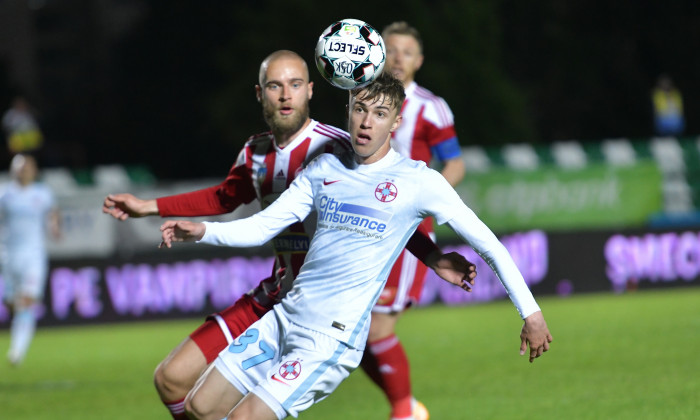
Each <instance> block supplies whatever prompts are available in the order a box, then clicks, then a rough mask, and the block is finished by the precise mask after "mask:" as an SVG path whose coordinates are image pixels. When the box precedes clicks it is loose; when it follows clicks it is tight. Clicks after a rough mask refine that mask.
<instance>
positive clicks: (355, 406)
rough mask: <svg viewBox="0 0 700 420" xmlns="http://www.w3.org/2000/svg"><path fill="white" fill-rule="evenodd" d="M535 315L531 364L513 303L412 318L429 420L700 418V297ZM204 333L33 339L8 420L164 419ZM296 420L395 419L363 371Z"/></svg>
mask: <svg viewBox="0 0 700 420" xmlns="http://www.w3.org/2000/svg"><path fill="white" fill-rule="evenodd" d="M539 302H540V305H541V306H542V308H543V311H544V313H545V317H546V318H547V321H548V323H549V327H550V329H551V331H552V334H553V335H554V342H553V343H552V349H551V350H550V352H548V353H546V354H545V355H544V357H542V358H540V359H537V360H536V361H535V363H533V364H530V363H528V362H527V359H526V357H525V356H522V357H521V356H519V354H518V346H519V339H518V334H519V331H520V326H521V322H520V320H519V318H518V316H517V312H516V311H515V309H514V308H513V306H512V304H511V303H510V302H508V301H501V302H495V303H488V304H481V305H474V306H465V307H445V306H431V307H426V308H417V309H413V310H411V311H408V312H407V313H406V314H405V316H404V318H403V319H402V320H401V322H400V323H399V335H400V337H401V338H402V340H403V342H404V345H405V347H406V350H407V353H408V355H409V358H410V360H411V365H412V378H413V388H414V394H415V395H416V396H417V397H418V398H419V399H421V400H422V401H423V402H424V403H425V404H426V406H427V407H428V408H429V410H430V411H431V418H432V419H433V420H450V419H455V420H462V419H527V418H537V419H635V420H641V419H698V418H700V287H694V288H684V289H675V290H664V291H645V292H635V293H628V294H623V295H614V294H590V295H577V296H572V297H569V298H558V297H541V298H539ZM198 324H199V320H187V321H169V322H148V323H134V324H121V325H102V326H90V327H62V328H45V329H39V331H38V333H37V336H36V339H35V341H34V343H33V346H32V348H31V350H30V352H29V355H28V356H27V359H26V360H25V363H24V364H23V365H22V366H20V367H19V368H11V367H10V366H9V365H8V364H7V363H5V362H4V361H3V363H0V418H3V419H23V420H26V419H37V420H38V419H47V420H48V419H52V420H53V419H62V420H69V419H90V420H93V419H168V418H169V416H168V415H167V413H166V411H165V409H164V408H163V407H162V406H161V405H160V403H159V402H158V399H157V396H156V393H155V391H154V390H153V387H152V379H151V378H152V376H151V375H152V372H153V369H154V367H155V366H156V364H157V363H158V361H159V360H160V359H161V358H162V357H163V356H165V355H166V354H167V352H168V351H169V350H170V349H171V348H172V347H174V346H175V345H176V344H177V343H179V341H180V340H181V339H182V338H183V337H185V336H186V335H187V334H188V333H189V332H190V331H191V330H192V329H193V328H194V327H195V326H197V325H198ZM7 345H8V333H7V331H2V332H0V349H2V351H3V352H4V351H6V349H7ZM301 418H304V419H309V420H313V419H319V420H320V419H324V420H326V419H362V420H372V419H380V420H385V419H387V418H388V406H387V405H386V403H385V402H384V400H383V396H382V395H381V394H380V392H379V391H378V389H377V388H375V387H374V385H373V384H371V383H370V382H369V381H368V380H367V379H366V377H365V375H364V374H363V373H362V372H361V371H357V372H355V373H354V374H352V375H351V376H350V378H349V379H348V380H347V381H345V382H344V383H343V384H341V386H340V387H339V389H338V390H337V391H336V392H335V393H334V394H333V395H331V396H330V397H329V398H328V399H326V400H325V401H323V402H321V403H320V404H318V405H316V406H314V407H312V408H311V409H310V410H308V411H307V412H306V413H303V414H302V415H301Z"/></svg>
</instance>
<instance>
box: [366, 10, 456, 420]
mask: <svg viewBox="0 0 700 420" xmlns="http://www.w3.org/2000/svg"><path fill="white" fill-rule="evenodd" d="M382 38H384V42H385V44H386V48H387V60H386V65H385V67H384V69H385V71H388V72H390V73H391V74H393V75H394V76H395V77H396V78H398V79H399V80H400V81H401V82H402V83H403V86H404V89H405V92H406V99H405V100H404V103H403V105H402V107H401V118H402V122H401V126H400V127H399V128H398V129H397V130H396V131H394V133H393V134H392V136H391V145H392V148H393V149H394V150H396V151H397V152H399V153H400V154H401V155H402V156H406V157H408V158H411V159H415V160H421V161H423V162H425V163H426V165H429V164H430V163H431V161H433V160H436V161H438V162H439V163H440V164H441V165H442V169H441V173H442V175H443V176H444V177H445V179H447V181H448V182H449V183H450V185H452V186H455V185H457V184H458V183H459V182H461V180H462V178H463V177H464V162H463V161H462V153H461V148H460V145H459V141H458V139H457V133H456V131H455V127H454V117H453V115H452V111H451V110H450V107H449V106H448V105H447V103H446V102H445V100H444V99H442V98H441V97H439V96H437V95H435V94H433V93H432V92H430V91H429V90H427V89H425V88H424V87H422V86H419V85H418V84H417V83H416V81H415V76H416V73H417V72H418V70H419V69H420V68H421V66H422V64H423V42H422V39H421V36H420V33H419V32H418V30H416V29H415V28H413V27H411V26H409V25H408V24H407V23H406V22H394V23H392V24H390V25H389V26H387V27H386V28H384V30H383V31H382ZM421 228H422V229H423V230H425V231H427V232H430V234H431V235H432V234H433V219H432V218H426V219H425V220H424V221H423V223H422V225H421ZM426 271H427V268H426V266H425V265H424V264H422V263H421V262H420V261H418V260H417V259H416V258H415V257H414V256H413V255H411V253H409V252H403V253H401V254H400V255H399V258H398V259H397V260H396V264H394V267H393V268H392V270H391V273H390V274H389V278H388V280H387V282H386V286H384V291H383V292H382V294H381V295H380V297H379V300H378V302H377V305H376V306H375V308H374V316H373V317H372V326H371V327H370V333H369V345H368V347H367V350H366V351H365V357H364V358H363V360H362V367H363V368H364V370H365V372H367V373H368V374H369V376H370V378H371V379H372V380H373V381H374V382H375V383H376V384H377V385H378V386H379V387H380V388H381V389H382V391H383V392H384V394H385V395H386V397H387V400H388V401H389V404H390V406H391V419H392V420H399V419H416V420H427V419H428V418H429V414H428V410H427V409H426V408H425V406H423V404H422V403H420V402H418V401H416V400H415V399H414V398H413V396H412V392H411V379H410V369H409V363H408V357H407V356H406V353H405V351H404V349H403V346H402V345H401V341H400V340H399V337H398V336H397V335H396V324H397V322H398V320H399V318H400V316H401V314H402V312H403V311H404V310H406V309H407V308H408V307H410V306H411V305H412V304H415V303H416V302H418V301H419V299H420V295H421V292H422V290H423V285H424V283H425V275H426Z"/></svg>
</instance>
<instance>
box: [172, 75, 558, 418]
mask: <svg viewBox="0 0 700 420" xmlns="http://www.w3.org/2000/svg"><path fill="white" fill-rule="evenodd" d="M403 99H404V91H403V86H402V85H401V83H400V82H399V81H398V80H397V79H395V78H394V77H393V76H391V75H388V74H386V73H385V74H382V75H381V76H379V77H378V78H377V80H376V81H375V82H373V83H371V84H370V85H369V86H367V87H366V88H362V89H356V90H353V91H352V94H351V97H350V103H349V106H348V114H349V128H350V134H351V141H352V146H353V152H352V153H347V155H345V156H335V155H330V154H324V155H321V156H319V157H318V158H317V159H315V160H314V161H313V162H312V163H311V164H310V165H309V166H308V167H307V168H306V169H305V170H304V171H302V172H301V173H300V174H299V176H298V177H297V178H296V179H295V180H294V182H292V184H291V185H290V187H289V189H288V190H287V191H285V192H284V193H283V194H282V195H281V196H280V197H279V199H278V200H277V201H275V202H274V203H273V204H272V205H270V206H269V207H268V208H267V209H265V210H263V211H262V212H260V213H258V214H256V215H254V216H252V217H249V218H247V219H243V220H236V221H232V222H227V223H193V222H187V221H168V222H165V223H164V224H163V225H162V226H161V232H162V240H163V243H162V246H165V247H170V246H172V243H173V242H177V241H193V240H196V241H200V242H203V243H208V244H214V245H225V246H236V247H247V246H254V245H259V244H262V243H264V242H266V241H267V240H269V239H271V238H272V237H274V235H275V234H277V233H278V232H280V231H281V230H283V229H284V228H285V227H286V226H287V225H289V224H291V223H295V222H298V221H300V220H304V219H305V218H306V216H307V215H308V214H309V213H311V212H313V211H315V212H316V213H317V214H318V221H317V229H316V233H315V234H314V237H313V239H312V241H311V244H310V248H309V252H308V254H307V258H306V260H305V262H304V265H302V267H301V271H300V273H299V275H298V276H297V278H296V280H295V282H294V285H293V287H292V290H290V291H289V293H288V294H287V295H286V296H285V297H284V298H283V299H282V300H281V302H280V303H279V304H277V305H275V306H274V309H273V311H271V312H268V313H267V314H265V315H264V316H263V317H262V318H261V319H260V321H257V322H256V323H254V324H253V325H252V326H251V327H250V328H249V329H248V330H246V332H245V333H244V334H242V335H241V336H240V337H239V338H237V339H236V340H235V341H234V343H233V344H232V345H230V346H229V347H228V348H227V349H226V350H224V351H222V352H221V354H220V355H219V357H218V358H217V359H216V361H215V362H214V363H213V364H212V365H211V366H210V368H209V369H208V370H207V371H206V372H205V373H204V375H203V376H202V378H201V379H200V381H199V382H198V383H197V385H196V386H195V388H194V389H193V391H192V392H191V393H190V395H189V396H188V407H189V409H190V414H191V415H192V416H194V417H195V418H199V419H212V418H221V417H222V416H227V418H228V419H249V420H250V419H282V418H285V417H286V416H288V415H291V416H294V417H296V416H297V415H298V413H299V412H301V411H302V410H305V409H307V408H308V407H310V406H311V405H313V404H314V403H316V402H318V401H320V400H322V399H323V398H325V397H326V396H328V395H329V394H330V393H331V392H333V390H334V389H335V388H336V387H337V386H338V384H339V383H340V382H342V380H344V379H345V378H346V377H347V376H348V375H349V374H350V373H351V372H352V371H353V370H354V369H355V368H356V367H357V366H358V364H359V363H360V360H361V358H362V353H363V349H364V347H365V342H366V338H367V334H368V332H369V328H370V318H371V312H372V308H373V306H374V304H375V302H376V300H377V299H378V298H379V294H380V292H381V291H382V288H383V286H384V282H385V281H386V278H387V276H388V274H389V270H390V268H391V266H392V264H393V262H394V260H395V259H396V257H397V256H398V254H399V253H400V252H401V251H402V250H403V247H404V246H405V245H406V243H407V242H408V239H409V237H410V235H411V233H412V232H414V231H415V229H416V228H417V227H418V225H419V224H420V223H421V221H422V220H423V218H425V217H427V216H433V217H435V218H436V220H437V221H438V223H447V224H448V225H449V226H450V227H451V228H452V229H453V230H455V232H456V233H457V234H458V235H459V236H460V237H461V238H462V239H464V240H465V242H467V243H468V244H470V245H471V246H472V247H473V248H474V249H475V250H476V251H477V252H478V253H479V254H480V255H481V257H482V258H484V260H485V261H486V262H487V263H489V265H490V266H491V267H492V268H493V269H494V271H495V273H496V274H497V276H498V278H499V279H500V280H501V282H502V283H503V285H504V287H505V289H506V291H507V292H508V295H509V296H510V298H511V300H512V301H513V303H514V304H515V306H516V308H517V309H518V312H519V313H520V316H521V317H522V318H523V319H524V320H525V323H524V326H523V329H522V331H521V335H520V336H521V346H520V353H521V354H525V352H526V350H527V347H528V345H529V347H530V361H531V362H532V361H533V360H534V359H535V358H536V357H539V356H541V355H542V353H543V352H545V351H547V350H548V349H549V343H550V342H551V340H552V337H551V334H550V333H549V330H548V328H547V325H546V322H545V320H544V317H543V316H542V312H541V311H540V308H539V306H538V305H537V303H536V302H535V299H534V298H533V296H532V294H531V293H530V291H529V289H528V288H527V285H526V284H525V281H524V279H523V277H522V275H521V274H520V272H519V271H518V269H517V267H516V266H515V263H514V262H513V260H512V258H511V257H510V255H509V254H508V251H507V250H506V248H505V247H504V246H503V245H502V244H501V243H500V242H499V241H498V239H497V238H496V236H495V235H494V234H493V233H492V232H491V231H490V230H489V229H488V227H486V225H484V224H483V223H482V222H481V221H480V220H479V218H478V217H477V216H476V215H475V214H474V213H473V212H472V211H471V210H470V209H469V208H468V207H467V206H466V205H465V204H464V203H463V202H462V200H461V199H460V198H459V196H458V195H457V193H456V192H455V191H454V189H452V188H451V187H450V185H449V184H448V183H447V181H445V179H444V178H443V177H442V176H441V175H440V174H439V173H437V172H436V171H434V170H432V169H429V168H427V167H426V166H425V164H424V163H422V162H417V161H414V160H410V159H407V158H404V157H401V156H400V155H399V154H398V153H396V152H394V151H393V150H391V147H390V143H389V137H390V134H391V132H393V131H394V130H396V128H397V127H398V126H399V125H400V123H401V116H400V115H399V108H400V104H401V103H403ZM464 281H465V280H462V279H457V280H453V282H454V283H455V284H458V285H461V286H463V287H464V286H465V284H464ZM231 408H233V409H232V410H231ZM229 410H231V411H229Z"/></svg>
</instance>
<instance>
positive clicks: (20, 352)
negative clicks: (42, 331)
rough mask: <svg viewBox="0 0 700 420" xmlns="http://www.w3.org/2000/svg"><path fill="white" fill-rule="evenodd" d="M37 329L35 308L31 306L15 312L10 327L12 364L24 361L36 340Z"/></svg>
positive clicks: (10, 356)
mask: <svg viewBox="0 0 700 420" xmlns="http://www.w3.org/2000/svg"><path fill="white" fill-rule="evenodd" d="M35 329H36V318H35V317H34V308H32V307H31V306H30V307H28V308H22V309H20V310H18V311H17V312H15V315H14V317H13V318H12V324H11V326H10V352H9V358H10V362H12V363H13V364H18V363H20V362H21V361H22V360H23V359H24V356H26V354H27V350H28V349H29V345H30V344H31V342H32V338H34V331H35Z"/></svg>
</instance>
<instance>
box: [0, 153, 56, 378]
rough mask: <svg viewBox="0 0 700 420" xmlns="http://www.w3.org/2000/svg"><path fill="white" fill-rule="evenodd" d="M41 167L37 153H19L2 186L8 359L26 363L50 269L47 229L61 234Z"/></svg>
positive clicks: (0, 223)
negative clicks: (9, 317) (39, 178)
mask: <svg viewBox="0 0 700 420" xmlns="http://www.w3.org/2000/svg"><path fill="white" fill-rule="evenodd" d="M37 171H38V169H37V164H36V160H35V159H34V158H33V157H31V156H29V155H22V154H18V155H15V157H14V158H13V159H12V163H11V165H10V175H11V178H12V181H11V182H10V183H9V184H7V185H4V186H3V187H2V189H0V237H1V238H2V239H1V243H0V247H1V248H0V265H1V266H2V278H3V283H4V294H3V300H4V301H5V304H6V305H7V306H8V307H9V309H10V311H11V313H12V321H11V325H10V349H9V351H8V353H7V358H8V360H9V362H10V363H11V364H13V365H18V364H19V363H21V362H22V360H23V359H24V357H25V356H26V354H27V350H28V349H29V346H30V344H31V342H32V339H33V337H34V331H35V329H36V316H35V310H36V308H35V304H36V303H38V302H41V298H42V296H43V295H44V289H45V287H46V277H47V275H48V269H49V257H48V252H47V250H46V237H47V234H48V233H49V232H50V233H51V234H52V235H53V236H54V237H58V236H59V234H60V232H59V216H58V212H57V210H56V206H55V199H54V196H53V193H52V192H51V190H50V189H49V187H47V186H46V185H45V184H43V183H40V182H37V181H36V178H37V173H38V172H37Z"/></svg>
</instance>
